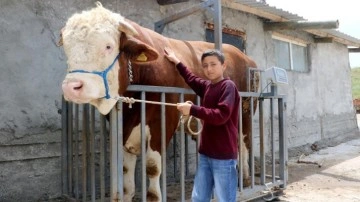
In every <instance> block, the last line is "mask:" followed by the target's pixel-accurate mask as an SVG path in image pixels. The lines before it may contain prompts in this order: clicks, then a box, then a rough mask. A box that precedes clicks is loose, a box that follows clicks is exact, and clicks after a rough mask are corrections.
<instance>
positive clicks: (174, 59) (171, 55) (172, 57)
mask: <svg viewBox="0 0 360 202" xmlns="http://www.w3.org/2000/svg"><path fill="white" fill-rule="evenodd" d="M164 55H165V57H166V58H167V59H168V60H169V61H170V62H173V63H174V64H175V65H177V64H179V63H180V60H179V59H178V58H177V57H176V55H175V53H174V51H173V50H171V49H170V48H169V47H165V48H164Z"/></svg>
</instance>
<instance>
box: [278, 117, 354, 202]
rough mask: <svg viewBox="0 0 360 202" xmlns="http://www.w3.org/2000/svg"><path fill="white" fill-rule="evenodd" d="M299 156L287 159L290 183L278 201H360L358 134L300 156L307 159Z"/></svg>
mask: <svg viewBox="0 0 360 202" xmlns="http://www.w3.org/2000/svg"><path fill="white" fill-rule="evenodd" d="M359 118H360V116H359V115H358V123H360V121H359ZM298 160H299V158H298V157H296V158H290V159H289V183H288V185H287V187H286V189H285V191H284V195H283V196H281V197H279V198H278V199H277V200H278V201H283V202H360V136H359V138H357V139H354V140H351V141H348V142H345V143H342V144H340V145H338V146H335V147H328V148H326V149H322V150H319V151H317V152H315V153H313V154H310V155H308V156H303V158H301V161H304V162H308V163H298ZM309 162H314V163H317V164H309ZM318 164H320V165H321V167H319V165H318Z"/></svg>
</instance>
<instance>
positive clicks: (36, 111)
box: [0, 0, 358, 201]
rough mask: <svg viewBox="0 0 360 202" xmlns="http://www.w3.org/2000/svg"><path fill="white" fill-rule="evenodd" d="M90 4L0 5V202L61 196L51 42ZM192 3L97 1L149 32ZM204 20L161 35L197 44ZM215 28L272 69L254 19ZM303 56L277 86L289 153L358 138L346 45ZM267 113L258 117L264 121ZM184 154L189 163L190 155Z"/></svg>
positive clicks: (61, 63)
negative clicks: (307, 60)
mask: <svg viewBox="0 0 360 202" xmlns="http://www.w3.org/2000/svg"><path fill="white" fill-rule="evenodd" d="M94 2H95V1H93V0H64V1H40V0H26V1H25V0H17V1H12V0H1V1H0V15H1V18H0V44H1V49H0V60H1V61H2V62H1V64H0V69H1V74H0V86H1V88H0V95H1V97H0V104H1V105H0V106H1V110H0V111H1V113H0V170H1V172H0V173H1V174H0V201H35V200H37V199H39V198H40V197H42V198H46V197H55V196H58V195H60V194H61V180H60V177H61V172H60V159H59V156H60V136H61V131H60V114H59V113H58V110H59V109H60V108H61V89H60V85H61V81H62V79H63V77H64V74H65V69H66V59H65V56H64V54H63V51H62V49H61V48H59V47H56V42H57V40H58V35H59V30H60V29H61V27H62V26H63V25H64V23H65V22H66V19H67V18H68V17H70V16H71V15H72V14H73V13H75V12H80V11H81V10H85V9H88V8H90V7H93V5H94V4H93V3H94ZM199 2H200V1H196V0H193V1H190V2H186V3H181V4H175V5H173V6H159V5H158V4H157V3H156V1H155V0H149V1H143V0H122V1H118V0H106V1H102V3H103V5H104V6H105V7H107V8H111V9H112V10H116V11H119V12H120V13H121V14H122V15H124V16H125V17H127V18H129V19H131V20H133V21H135V22H138V23H139V24H140V25H142V26H144V27H147V28H150V29H153V26H154V24H153V23H154V22H155V21H157V20H160V19H162V18H163V17H165V16H167V15H169V14H172V13H175V12H176V11H179V10H181V9H183V8H187V7H190V6H191V5H193V4H194V3H199ZM138 5H141V6H138ZM144 14H146V15H144ZM205 21H211V15H209V14H208V13H207V12H199V13H195V14H193V15H191V16H188V17H186V18H183V19H180V20H178V21H175V22H173V23H171V24H169V25H167V26H166V27H165V30H164V33H163V35H165V36H170V37H173V38H177V39H183V40H204V39H205V36H204V33H205V29H204V24H203V23H204V22H205ZM223 24H224V25H225V26H228V27H230V28H234V29H239V30H243V31H245V32H246V35H247V40H246V51H247V52H246V53H247V54H248V55H249V56H250V57H252V58H253V59H254V60H255V61H256V62H257V64H258V66H259V68H261V69H264V68H266V67H270V66H272V65H273V64H274V57H273V54H272V50H273V46H272V40H271V35H270V33H268V32H266V33H265V32H264V31H263V29H262V22H261V20H259V19H258V18H257V17H254V16H252V15H249V14H244V13H241V12H238V11H232V10H230V9H223ZM303 35H304V34H300V37H304V36H303ZM305 38H306V36H305ZM310 53H311V67H310V68H311V70H310V72H308V73H294V72H288V76H289V80H290V84H289V85H288V86H281V87H280V88H279V92H280V93H282V94H287V110H286V123H287V124H286V129H285V130H286V132H287V134H288V146H289V147H297V146H301V145H304V144H308V143H310V144H311V143H313V142H316V141H320V140H325V139H327V138H337V139H339V141H341V139H343V138H345V137H347V136H351V135H354V134H356V135H358V130H357V125H356V119H355V113H354V109H353V107H352V103H351V88H350V86H351V85H350V82H351V81H350V68H349V61H348V53H347V50H346V47H345V46H343V45H340V44H317V45H314V44H312V45H311V47H310ZM268 114H269V112H268V111H265V115H266V117H268ZM275 118H276V116H275ZM268 123H269V121H268V119H267V120H266V124H267V125H268ZM256 130H258V129H257V128H256ZM266 131H269V128H268V126H267V127H266ZM275 131H277V129H275ZM256 142H258V140H257V139H256ZM256 144H257V143H256ZM267 150H269V148H267ZM191 155H192V156H193V158H194V151H193V153H192V154H191ZM192 161H193V160H192ZM191 170H192V171H193V168H191Z"/></svg>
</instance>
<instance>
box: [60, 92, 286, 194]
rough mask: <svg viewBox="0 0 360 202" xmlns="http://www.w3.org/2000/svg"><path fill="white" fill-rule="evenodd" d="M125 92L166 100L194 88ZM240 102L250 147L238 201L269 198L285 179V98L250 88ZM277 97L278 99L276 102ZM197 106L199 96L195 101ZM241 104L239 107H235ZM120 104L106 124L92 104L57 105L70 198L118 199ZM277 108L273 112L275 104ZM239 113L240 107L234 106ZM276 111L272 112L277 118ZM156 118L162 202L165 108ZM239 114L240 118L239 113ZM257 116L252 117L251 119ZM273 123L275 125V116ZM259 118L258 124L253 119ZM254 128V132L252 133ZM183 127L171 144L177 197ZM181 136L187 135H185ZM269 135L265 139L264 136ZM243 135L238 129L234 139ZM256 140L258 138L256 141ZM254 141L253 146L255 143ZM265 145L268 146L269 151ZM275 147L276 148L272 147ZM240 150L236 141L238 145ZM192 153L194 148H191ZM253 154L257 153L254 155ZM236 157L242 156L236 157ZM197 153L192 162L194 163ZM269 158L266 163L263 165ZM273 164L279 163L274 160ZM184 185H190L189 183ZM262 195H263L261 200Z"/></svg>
mask: <svg viewBox="0 0 360 202" xmlns="http://www.w3.org/2000/svg"><path fill="white" fill-rule="evenodd" d="M128 90H129V91H137V92H141V99H142V100H145V99H146V93H149V92H151V93H160V94H161V100H160V101H161V102H165V96H166V94H167V93H177V94H179V102H183V101H184V95H187V94H193V91H191V90H189V89H183V88H173V87H159V86H136V85H132V86H129V89H128ZM239 93H240V96H241V100H244V99H246V100H248V101H249V103H250V107H249V109H250V110H251V111H250V119H251V134H249V135H250V137H251V140H250V141H251V150H250V151H249V168H250V179H251V185H250V186H249V187H245V188H243V183H242V181H243V179H242V178H243V177H242V172H243V171H242V167H243V166H244V165H243V163H242V159H241V158H239V162H238V165H239V192H238V200H239V201H247V200H250V199H255V198H260V197H264V196H265V197H267V195H270V196H272V195H273V193H274V192H277V191H279V190H282V189H284V188H285V187H286V183H287V147H286V134H285V131H284V124H285V120H284V110H285V108H284V106H285V105H284V100H285V96H283V95H276V93H275V94H274V93H273V94H271V93H270V94H269V93H268V94H264V93H262V94H261V93H253V92H239ZM256 99H257V100H258V110H257V111H256V113H255V112H254V109H255V106H254V103H256V102H254V101H255V100H256ZM276 101H277V102H276ZM197 104H199V99H197ZM240 106H241V105H240ZM264 106H269V117H268V119H267V122H266V121H265V115H264ZM122 107H123V103H122V102H121V101H119V102H118V103H117V107H115V108H114V109H112V111H111V113H110V114H109V117H108V119H109V123H110V124H107V121H106V117H105V116H102V115H100V114H99V113H98V112H97V111H96V110H95V108H94V107H93V106H90V105H88V104H86V105H76V104H72V103H67V102H65V101H63V105H62V127H63V133H62V134H63V135H62V192H63V194H65V195H68V196H69V197H71V198H75V199H77V200H81V201H96V200H100V201H105V200H108V198H110V200H111V201H123V200H121V199H123V187H124V184H123V181H122V179H123V169H122V168H123V160H122V159H123V148H122V147H121V146H119V145H123V138H122V135H123V125H122V122H123V114H122ZM145 107H146V105H145V103H141V109H142V110H141V122H142V124H141V134H142V135H141V139H142V144H141V146H142V149H141V151H142V152H141V157H140V159H141V163H140V165H141V166H140V168H139V169H140V173H141V174H140V181H141V186H137V189H138V190H139V189H140V193H137V194H140V196H141V197H139V198H141V199H140V200H141V201H146V159H145V158H142V157H145V156H146V155H145V151H146V149H145V142H146V141H145V138H146V137H145V117H146V110H145V109H146V108H145ZM276 107H277V111H275V108H276ZM239 113H240V114H241V115H242V109H240V110H239ZM276 115H277V116H276ZM159 116H160V117H161V125H162V126H161V140H162V148H161V161H162V168H161V170H162V174H161V182H160V185H161V192H162V197H163V199H162V200H163V201H167V198H168V197H167V192H168V190H167V185H168V181H169V178H171V177H172V176H168V175H167V173H168V172H170V171H168V170H167V169H168V168H167V165H168V164H169V162H167V161H168V160H169V159H168V157H167V155H168V154H169V152H174V153H176V151H175V150H176V149H174V150H173V151H170V150H169V151H167V148H166V147H165V144H164V143H165V138H166V134H165V131H166V130H165V129H166V125H165V120H166V116H165V106H164V105H162V106H161V110H160V112H159ZM240 117H242V116H240ZM255 117H256V118H255ZM275 119H277V121H278V124H276V120H275ZM256 121H258V124H256V123H255V122H256ZM239 124H240V128H239V129H240V131H242V120H241V119H240V120H239ZM256 130H257V131H258V132H255V131H256ZM184 133H185V130H184V126H181V127H180V132H179V135H178V136H177V138H180V144H179V145H177V144H176V143H175V141H174V140H173V143H174V148H176V147H179V148H180V153H179V155H178V156H179V158H180V159H179V161H180V165H179V166H180V169H179V170H180V176H179V178H180V179H179V186H180V193H179V196H178V198H177V200H179V201H185V200H187V199H188V198H186V197H189V196H186V194H185V178H186V177H190V178H191V177H192V176H193V175H191V174H190V175H187V174H188V172H189V171H188V170H189V169H188V168H189V167H188V166H189V163H188V162H189V159H188V158H189V153H191V152H189V148H188V136H185V135H184ZM185 137H186V138H185ZM266 137H268V141H266V140H267V138H266ZM240 138H243V137H242V133H239V139H240ZM256 138H258V139H256ZM256 140H258V145H257V144H255V142H256ZM266 146H269V147H270V148H269V149H268V152H267V148H266ZM277 150H278V151H277ZM239 151H241V144H239ZM194 152H196V153H197V151H194ZM256 153H257V156H256ZM173 156H174V159H173V160H174V162H173V164H174V165H173V166H174V175H173V176H176V174H175V172H176V170H177V169H176V168H175V166H177V164H178V163H177V160H178V159H177V157H176V155H175V154H174V155H173ZM239 156H240V157H241V155H239ZM197 158H198V157H197V156H196V160H195V162H196V163H197ZM267 162H268V163H267ZM277 162H279V163H278V164H277ZM188 186H189V185H188ZM265 199H266V198H265Z"/></svg>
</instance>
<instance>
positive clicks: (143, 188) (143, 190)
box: [141, 91, 146, 202]
mask: <svg viewBox="0 0 360 202" xmlns="http://www.w3.org/2000/svg"><path fill="white" fill-rule="evenodd" d="M145 99H146V97H145V92H144V91H142V92H141V100H145ZM145 110H146V107H145V103H144V102H142V103H141V193H142V197H141V198H142V201H143V202H146V151H145V150H146V134H145V124H146V123H145V121H146V120H145V114H146V113H145Z"/></svg>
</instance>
